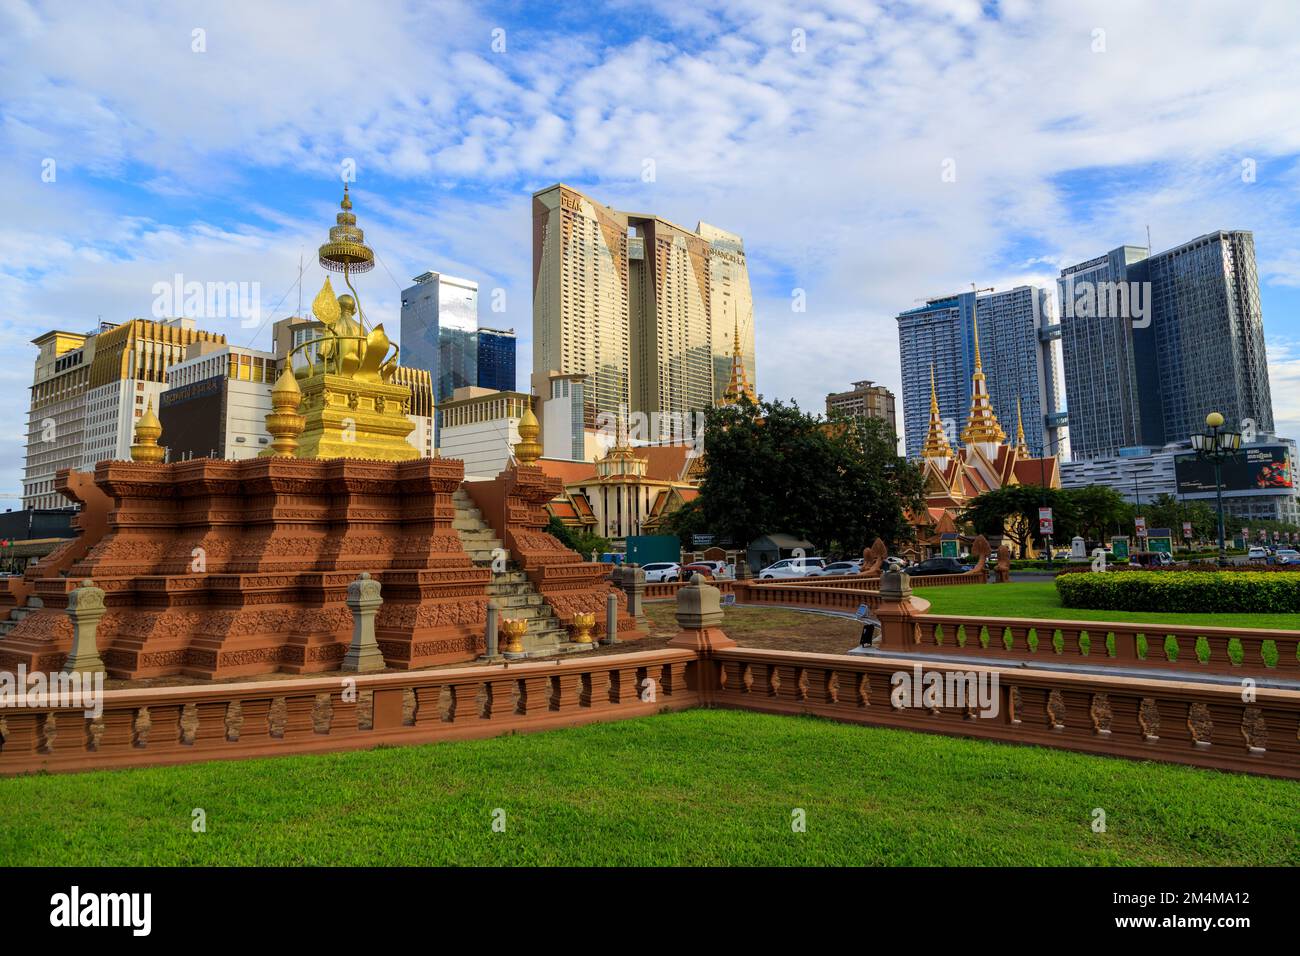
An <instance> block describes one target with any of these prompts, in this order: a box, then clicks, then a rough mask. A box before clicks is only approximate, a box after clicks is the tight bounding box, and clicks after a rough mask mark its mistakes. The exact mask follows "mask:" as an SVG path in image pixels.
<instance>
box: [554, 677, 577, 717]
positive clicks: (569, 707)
mask: <svg viewBox="0 0 1300 956" xmlns="http://www.w3.org/2000/svg"><path fill="white" fill-rule="evenodd" d="M581 677H582V675H581V674H556V675H554V676H553V677H552V678H551V710H554V711H558V712H559V713H561V714H569V713H573V712H574V711H576V710H577V709H578V707H579V706H580V705H579V703H578V691H579V689H580V685H581V683H582V681H581Z"/></svg>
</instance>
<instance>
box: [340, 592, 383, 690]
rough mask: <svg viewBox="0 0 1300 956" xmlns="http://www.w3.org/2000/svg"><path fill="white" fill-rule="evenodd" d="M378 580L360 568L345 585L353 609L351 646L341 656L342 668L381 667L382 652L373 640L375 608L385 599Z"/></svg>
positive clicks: (376, 668) (366, 669) (380, 668)
mask: <svg viewBox="0 0 1300 956" xmlns="http://www.w3.org/2000/svg"><path fill="white" fill-rule="evenodd" d="M380 590H381V588H380V584H379V582H378V581H376V580H374V579H373V578H371V577H370V572H369V571H362V572H361V574H360V575H359V576H358V577H357V579H356V580H355V581H353V582H352V583H351V584H349V585H348V609H349V610H350V611H351V612H352V646H351V647H349V648H348V653H347V656H346V657H344V658H343V667H342V670H345V671H353V672H356V673H364V672H366V671H381V670H383V669H384V655H383V654H382V653H381V652H380V650H379V643H378V642H377V641H376V640H375V612H377V611H378V610H379V606H380V605H381V604H383V603H384V599H383V598H382V597H380Z"/></svg>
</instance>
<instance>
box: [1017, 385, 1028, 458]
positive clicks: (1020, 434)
mask: <svg viewBox="0 0 1300 956" xmlns="http://www.w3.org/2000/svg"><path fill="white" fill-rule="evenodd" d="M1016 451H1017V452H1018V453H1019V454H1020V456H1021V457H1022V458H1028V457H1029V446H1028V445H1026V444H1025V420H1024V418H1023V416H1022V415H1021V414H1020V396H1019V395H1017V396H1016Z"/></svg>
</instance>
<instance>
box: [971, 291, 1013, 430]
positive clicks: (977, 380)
mask: <svg viewBox="0 0 1300 956" xmlns="http://www.w3.org/2000/svg"><path fill="white" fill-rule="evenodd" d="M971 322H972V323H973V325H972V328H973V330H974V333H975V372H974V374H972V375H971V394H970V417H969V418H967V420H966V427H965V428H963V429H962V433H961V440H962V442H964V443H965V444H967V445H970V444H991V445H1000V444H1001V443H1002V442H1004V441H1006V440H1007V433H1006V432H1004V431H1003V430H1002V426H1001V425H999V424H998V417H997V415H995V414H994V412H993V402H992V400H991V399H990V398H989V388H988V383H987V382H985V380H984V369H983V366H982V365H981V364H980V327H979V320H978V319H977V318H975V314H974V313H973V312H972V313H971Z"/></svg>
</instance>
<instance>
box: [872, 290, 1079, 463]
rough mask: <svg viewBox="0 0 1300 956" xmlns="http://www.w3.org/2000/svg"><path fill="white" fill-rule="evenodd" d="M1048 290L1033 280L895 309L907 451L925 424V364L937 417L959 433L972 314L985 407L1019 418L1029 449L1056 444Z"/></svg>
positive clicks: (970, 358) (971, 355)
mask: <svg viewBox="0 0 1300 956" xmlns="http://www.w3.org/2000/svg"><path fill="white" fill-rule="evenodd" d="M1049 303H1050V296H1049V294H1048V292H1047V290H1046V289H1042V288H1039V287H1037V286H1018V287H1016V288H1014V289H1009V290H1007V291H1005V292H996V293H989V294H985V295H978V294H977V293H975V292H974V291H972V292H961V293H957V294H955V295H950V296H941V297H939V298H935V299H929V300H926V302H925V304H924V305H921V306H918V307H917V308H915V309H909V310H907V311H906V312H902V313H900V314H899V315H898V317H897V320H898V345H899V356H900V360H901V366H902V377H903V428H904V433H905V437H906V442H905V445H906V449H907V455H908V457H909V458H914V457H916V456H917V455H919V454H920V453H921V448H922V445H923V444H924V443H925V439H926V435H927V432H928V430H929V420H930V394H931V389H930V370H931V367H933V369H934V392H935V395H936V400H937V403H938V407H939V415H940V419H941V420H942V421H944V422H948V423H950V425H949V432H950V434H949V436H948V437H949V439H950V440H952V441H955V440H956V439H957V431H958V429H959V428H960V423H961V422H962V421H963V419H964V418H965V416H966V412H967V410H968V408H969V406H970V400H971V395H970V391H969V387H970V382H971V381H972V377H973V376H974V374H975V338H974V336H975V322H976V318H977V313H978V322H979V330H980V348H981V358H982V360H983V366H984V368H985V369H986V370H987V371H988V380H989V381H990V382H991V383H992V384H991V385H990V386H989V390H990V395H989V400H990V402H991V408H992V409H993V411H994V412H995V414H996V415H997V417H998V418H999V419H1000V420H1002V421H1007V422H1011V421H1016V420H1017V419H1018V418H1019V419H1020V420H1022V421H1023V422H1024V432H1025V441H1026V442H1027V443H1028V446H1029V448H1030V450H1032V451H1033V452H1034V453H1035V454H1041V453H1043V452H1044V451H1045V453H1046V454H1047V455H1048V456H1051V455H1054V454H1056V453H1057V452H1058V451H1059V450H1060V445H1061V442H1062V440H1063V437H1064V436H1063V435H1062V415H1061V411H1060V384H1059V383H1060V366H1059V358H1058V355H1057V352H1056V348H1055V343H1054V341H1053V339H1052V337H1051V335H1050V333H1049V332H1048V331H1047V330H1048V328H1049V322H1048V316H1049V315H1050V308H1049Z"/></svg>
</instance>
